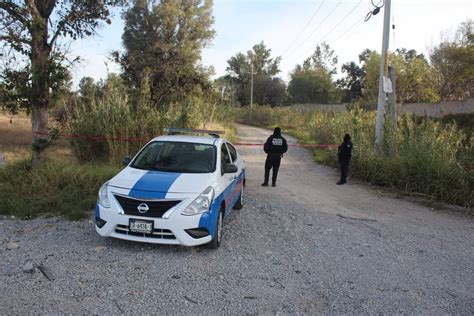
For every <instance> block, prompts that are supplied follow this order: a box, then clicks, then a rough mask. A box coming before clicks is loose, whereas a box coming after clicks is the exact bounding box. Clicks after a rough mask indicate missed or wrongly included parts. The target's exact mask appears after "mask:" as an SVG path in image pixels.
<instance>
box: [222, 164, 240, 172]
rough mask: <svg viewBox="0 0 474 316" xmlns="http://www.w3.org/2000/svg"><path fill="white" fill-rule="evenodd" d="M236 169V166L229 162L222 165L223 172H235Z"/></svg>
mask: <svg viewBox="0 0 474 316" xmlns="http://www.w3.org/2000/svg"><path fill="white" fill-rule="evenodd" d="M237 170H238V168H237V166H236V165H234V164H231V163H227V164H225V165H224V173H236V172H237Z"/></svg>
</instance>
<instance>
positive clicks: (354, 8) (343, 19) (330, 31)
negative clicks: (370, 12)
mask: <svg viewBox="0 0 474 316" xmlns="http://www.w3.org/2000/svg"><path fill="white" fill-rule="evenodd" d="M361 4H362V0H360V1H359V3H357V4H356V5H355V6H354V7H353V8H352V9H351V10H350V11H349V13H347V14H346V15H345V16H344V17H343V18H342V19H341V20H340V21H339V22H338V23H337V24H336V25H335V26H334V27H333V28H332V29H331V30H329V32H327V33H326V34H325V35H324V36H323V37H322V38H321V39H320V40H319V42H322V41H323V40H324V39H325V38H326V37H327V36H328V35H329V34H331V33H332V32H333V31H334V30H336V29H337V28H338V27H339V26H340V25H341V24H342V23H343V22H344V21H345V20H346V19H347V18H348V17H349V16H350V15H351V14H353V13H354V11H355V10H356V9H357V8H358V7H359V6H360V5H361ZM358 22H361V21H358ZM358 22H356V23H354V24H353V25H355V24H357V23H358ZM348 31H349V29H348V30H347V31H346V32H345V33H347V32H348ZM305 54H306V53H301V54H299V55H298V58H297V59H299V58H300V57H301V56H303V55H305Z"/></svg>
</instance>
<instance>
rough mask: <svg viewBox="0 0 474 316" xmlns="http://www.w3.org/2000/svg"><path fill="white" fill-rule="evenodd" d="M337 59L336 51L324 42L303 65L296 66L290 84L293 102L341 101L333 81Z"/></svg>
mask: <svg viewBox="0 0 474 316" xmlns="http://www.w3.org/2000/svg"><path fill="white" fill-rule="evenodd" d="M337 59H338V58H337V56H336V55H335V52H334V50H332V49H331V47H330V46H329V45H328V44H326V43H324V42H323V43H321V45H319V44H318V45H317V46H316V49H315V51H314V53H313V54H312V55H311V56H310V57H308V58H307V59H306V60H305V61H304V62H303V64H302V65H296V67H295V70H294V71H293V72H292V73H291V80H290V83H289V84H288V93H289V95H290V97H291V100H292V102H295V103H322V104H327V103H331V102H338V101H340V100H339V95H338V93H337V91H336V86H335V84H334V82H333V80H332V76H333V75H334V74H335V73H336V64H337Z"/></svg>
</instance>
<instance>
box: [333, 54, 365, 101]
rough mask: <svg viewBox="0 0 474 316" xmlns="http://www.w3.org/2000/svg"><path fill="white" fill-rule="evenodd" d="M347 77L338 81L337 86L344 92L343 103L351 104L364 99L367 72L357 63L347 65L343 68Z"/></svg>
mask: <svg viewBox="0 0 474 316" xmlns="http://www.w3.org/2000/svg"><path fill="white" fill-rule="evenodd" d="M341 71H342V73H346V76H345V77H343V78H341V79H339V80H337V81H336V85H337V86H338V88H340V89H342V90H343V92H344V96H343V102H351V101H352V100H354V99H355V100H357V99H360V98H361V97H362V89H363V84H364V80H365V71H364V69H363V68H362V67H360V66H359V65H357V64H356V63H355V62H353V61H351V62H350V63H345V64H343V65H342V67H341Z"/></svg>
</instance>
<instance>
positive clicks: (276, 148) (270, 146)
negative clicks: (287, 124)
mask: <svg viewBox="0 0 474 316" xmlns="http://www.w3.org/2000/svg"><path fill="white" fill-rule="evenodd" d="M263 150H264V151H265V153H266V154H267V160H265V179H264V181H263V183H262V186H264V187H266V186H268V179H269V177H270V170H271V169H273V172H272V187H275V186H276V179H277V176H278V169H280V162H281V158H282V157H283V154H284V153H286V151H287V150H288V145H287V143H286V139H285V138H284V137H283V136H281V129H280V128H279V127H275V130H274V131H273V135H271V136H270V137H268V139H267V141H266V142H265V144H264V145H263Z"/></svg>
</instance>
